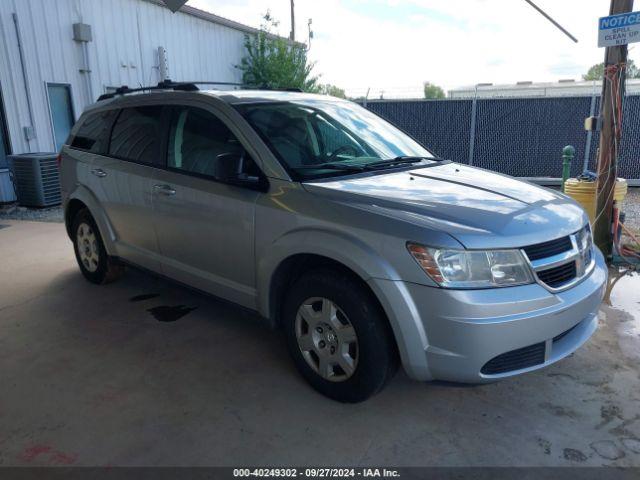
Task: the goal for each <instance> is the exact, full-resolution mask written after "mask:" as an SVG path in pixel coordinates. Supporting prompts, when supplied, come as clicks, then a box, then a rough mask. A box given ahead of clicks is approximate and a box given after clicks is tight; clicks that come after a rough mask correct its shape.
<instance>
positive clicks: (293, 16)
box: [289, 0, 296, 41]
mask: <svg viewBox="0 0 640 480" xmlns="http://www.w3.org/2000/svg"><path fill="white" fill-rule="evenodd" d="M289 38H290V39H291V41H294V40H295V39H296V14H295V6H294V4H293V0H291V33H290V34H289Z"/></svg>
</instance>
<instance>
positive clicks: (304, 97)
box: [86, 89, 346, 111]
mask: <svg viewBox="0 0 640 480" xmlns="http://www.w3.org/2000/svg"><path fill="white" fill-rule="evenodd" d="M165 95H166V96H171V97H172V98H176V96H180V97H182V96H184V97H183V98H194V96H196V97H198V96H201V95H205V96H211V97H215V98H217V99H219V100H221V101H224V102H225V103H228V104H231V105H237V104H243V103H244V104H248V103H270V102H296V101H297V102H300V101H322V102H344V101H346V100H344V99H342V98H336V97H331V96H329V95H318V94H314V93H304V92H298V91H284V90H213V89H212V90H195V91H174V90H170V89H167V90H149V91H136V92H132V93H125V94H116V95H114V96H113V97H110V98H106V99H104V100H99V101H97V102H96V103H94V104H92V105H90V106H89V107H88V108H87V109H86V110H87V111H89V110H102V109H113V108H123V107H125V106H126V105H127V104H129V103H137V102H138V101H140V100H142V101H144V100H145V99H153V100H154V103H156V102H157V103H162V97H163V96H165Z"/></svg>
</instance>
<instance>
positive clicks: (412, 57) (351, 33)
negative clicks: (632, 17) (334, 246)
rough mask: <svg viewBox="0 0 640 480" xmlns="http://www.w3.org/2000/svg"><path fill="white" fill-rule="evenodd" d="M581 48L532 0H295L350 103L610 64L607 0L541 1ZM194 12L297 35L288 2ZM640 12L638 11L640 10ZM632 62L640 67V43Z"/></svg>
mask: <svg viewBox="0 0 640 480" xmlns="http://www.w3.org/2000/svg"><path fill="white" fill-rule="evenodd" d="M535 1H536V4H537V5H538V6H540V7H541V8H542V9H543V10H545V11H546V12H547V13H549V14H550V15H551V16H552V17H554V18H555V19H556V20H557V21H558V22H559V23H560V24H561V25H563V26H564V27H565V28H566V29H567V30H568V31H569V32H571V33H572V34H573V35H574V36H575V37H577V38H578V40H579V42H578V43H577V44H576V43H574V42H573V41H572V40H570V39H569V38H568V37H566V36H565V35H564V34H563V33H562V32H560V31H559V30H558V29H557V28H556V27H555V26H553V25H552V24H551V23H549V21H548V20H546V19H545V18H544V17H542V16H541V15H540V14H539V13H538V12H536V11H535V10H534V9H533V8H532V7H531V6H530V5H528V4H527V3H526V2H525V1H524V0H404V1H402V0H295V6H296V40H299V41H304V42H306V41H307V20H308V19H309V18H312V19H313V24H312V29H313V32H314V38H313V40H311V48H310V50H309V57H310V59H311V60H313V61H315V62H316V67H315V73H316V74H320V75H321V81H322V82H323V83H332V84H335V85H337V86H339V87H341V88H345V89H346V90H347V93H348V94H349V95H351V96H358V95H364V94H365V93H366V92H367V89H369V88H370V89H371V92H370V97H377V96H379V92H380V91H381V90H383V91H385V97H391V96H415V94H420V92H421V88H422V87H421V86H422V83H423V82H425V81H429V82H432V83H435V84H437V85H440V86H441V87H443V88H444V89H445V90H449V89H452V88H457V87H463V86H469V85H475V84H476V83H493V84H509V83H515V82H518V81H534V82H555V81H558V80H560V79H568V78H574V79H576V80H579V79H581V75H582V74H583V73H585V72H586V71H587V70H588V68H589V67H590V66H591V65H593V64H595V63H599V62H602V60H603V58H604V49H601V48H598V47H597V25H598V18H599V17H601V16H606V15H607V14H608V12H609V0H535ZM188 4H189V5H191V6H193V7H196V8H200V9H203V10H207V11H209V12H212V13H215V14H217V15H220V16H223V17H226V18H229V19H232V20H235V21H238V22H241V23H244V24H246V25H251V26H259V25H260V23H261V18H262V15H263V14H264V13H265V12H266V11H267V10H269V11H270V12H271V14H272V15H273V16H274V17H275V18H277V19H278V20H279V21H280V27H279V28H280V31H279V33H280V34H282V35H284V36H288V34H289V31H290V28H291V26H290V3H289V0H190V1H189V2H188ZM636 10H637V8H636ZM635 45H636V47H635V48H633V47H634V45H633V44H632V45H630V47H631V48H630V50H629V57H630V58H632V59H633V60H634V61H635V63H636V65H640V43H637V44H635Z"/></svg>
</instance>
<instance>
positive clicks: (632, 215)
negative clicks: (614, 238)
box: [622, 187, 640, 232]
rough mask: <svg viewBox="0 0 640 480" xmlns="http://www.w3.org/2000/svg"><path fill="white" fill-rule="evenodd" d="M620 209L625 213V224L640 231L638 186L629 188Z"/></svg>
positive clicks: (639, 192)
mask: <svg viewBox="0 0 640 480" xmlns="http://www.w3.org/2000/svg"><path fill="white" fill-rule="evenodd" d="M622 211H623V212H624V214H625V215H626V219H625V222H624V224H625V226H627V227H629V228H631V229H632V230H635V231H636V232H637V231H640V187H636V188H629V193H627V197H626V198H625V199H624V203H623V204H622Z"/></svg>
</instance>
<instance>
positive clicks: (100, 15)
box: [0, 0, 255, 168]
mask: <svg viewBox="0 0 640 480" xmlns="http://www.w3.org/2000/svg"><path fill="white" fill-rule="evenodd" d="M247 33H255V30H254V29H253V28H251V27H247V26H245V25H242V24H239V23H236V22H233V21H230V20H227V19H224V18H221V17H218V16H216V15H212V14H210V13H206V12H203V11H201V10H197V9H195V8H191V7H188V6H185V7H183V8H182V10H181V11H180V12H178V13H175V14H173V13H171V12H170V11H169V10H168V9H167V8H166V7H164V6H163V5H162V3H161V2H160V1H158V0H109V1H105V0H1V1H0V92H1V95H2V103H1V104H0V105H1V106H2V108H0V168H2V167H4V166H5V165H6V163H5V156H6V154H8V153H26V152H40V151H56V150H57V149H58V147H59V145H60V144H61V142H62V141H64V139H65V138H66V136H67V134H68V132H69V129H70V128H71V126H72V125H73V122H74V121H75V120H76V119H77V118H78V117H79V116H80V114H81V113H82V111H83V109H84V108H85V107H86V106H87V105H88V104H90V103H92V102H94V101H95V100H96V99H97V97H98V96H99V95H101V94H102V93H105V92H107V91H109V90H110V89H113V88H115V87H119V86H121V85H128V86H130V87H132V88H133V87H137V86H141V85H145V86H146V85H152V84H156V83H157V82H158V81H160V80H161V79H163V77H164V78H171V79H172V80H200V81H206V80H209V81H226V82H238V81H240V72H239V70H238V69H236V68H234V66H235V65H237V64H238V63H240V60H241V58H242V56H243V55H244V36H245V34H247Z"/></svg>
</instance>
